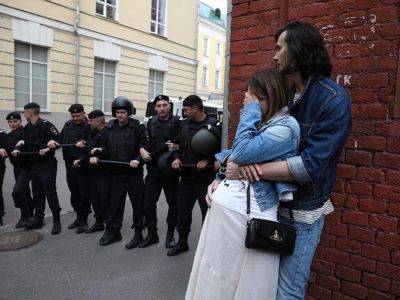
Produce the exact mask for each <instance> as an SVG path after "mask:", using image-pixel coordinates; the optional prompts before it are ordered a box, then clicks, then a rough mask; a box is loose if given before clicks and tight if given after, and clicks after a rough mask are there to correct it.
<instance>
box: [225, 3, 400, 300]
mask: <svg viewBox="0 0 400 300" xmlns="http://www.w3.org/2000/svg"><path fill="white" fill-rule="evenodd" d="M232 5H233V8H232V26H231V60H230V74H229V79H230V82H229V111H230V112H231V118H230V120H229V125H230V126H229V139H230V140H232V139H233V137H234V134H235V126H236V124H237V122H238V118H239V110H240V107H241V105H242V100H243V95H244V91H245V90H246V89H247V85H246V82H247V79H248V78H249V77H250V76H251V75H252V74H253V73H254V72H255V71H257V70H260V69H262V68H265V67H272V66H273V59H272V58H273V56H274V54H275V51H274V49H275V42H274V38H273V36H274V33H275V30H276V29H277V26H278V24H282V23H284V22H285V21H290V20H295V19H302V20H308V21H310V22H312V23H313V24H315V25H316V26H317V27H318V28H319V29H320V32H321V33H322V34H323V36H324V38H325V41H326V42H327V49H328V51H329V53H330V55H331V58H332V63H333V66H334V72H333V75H332V79H333V80H335V81H337V82H338V83H339V84H341V85H343V86H345V87H347V88H348V89H349V91H350V93H351V98H352V112H353V132H352V135H351V137H350V139H349V141H348V142H347V144H346V148H345V150H344V152H343V155H342V159H341V162H340V164H339V167H338V174H337V182H336V185H335V189H334V196H333V203H334V206H335V212H334V213H333V214H332V215H330V216H329V217H328V218H327V221H326V225H325V229H324V234H323V235H322V238H321V243H320V246H319V248H318V250H317V253H316V256H315V259H314V263H313V265H312V272H311V275H310V282H309V287H308V296H307V297H308V298H309V299H354V298H357V299H367V298H368V299H399V298H400V250H399V248H400V234H399V227H400V222H399V217H400V120H399V119H396V118H395V117H397V118H398V117H399V116H400V111H399V110H400V108H399V107H400V103H399V102H400V80H399V79H398V78H397V77H398V76H397V74H398V61H399V57H398V56H399V40H400V39H399V38H400V24H399V23H398V19H399V8H398V7H399V4H398V1H397V0H394V1H391V0H381V1H378V0H357V1H354V0H341V1H309V0H292V1H289V0H286V1H275V0H259V1H246V0H232ZM396 5H397V7H396ZM397 81H398V83H396V82H397ZM396 85H397V89H399V90H398V92H397V93H398V94H397V98H398V100H396ZM396 102H397V104H396Z"/></svg>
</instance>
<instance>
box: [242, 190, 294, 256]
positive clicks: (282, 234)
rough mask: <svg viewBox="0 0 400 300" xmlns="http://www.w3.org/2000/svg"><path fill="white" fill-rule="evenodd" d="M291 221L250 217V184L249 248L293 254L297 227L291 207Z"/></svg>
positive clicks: (248, 199) (247, 245) (248, 196)
mask: <svg viewBox="0 0 400 300" xmlns="http://www.w3.org/2000/svg"><path fill="white" fill-rule="evenodd" d="M289 213H290V223H291V224H283V223H279V222H274V221H269V220H263V219H256V218H251V217H250V184H249V186H248V188H247V233H246V241H245V245H246V247H247V248H255V249H265V250H269V251H274V252H278V253H280V254H286V255H291V254H293V251H294V246H295V243H296V227H294V219H293V212H292V210H291V209H289Z"/></svg>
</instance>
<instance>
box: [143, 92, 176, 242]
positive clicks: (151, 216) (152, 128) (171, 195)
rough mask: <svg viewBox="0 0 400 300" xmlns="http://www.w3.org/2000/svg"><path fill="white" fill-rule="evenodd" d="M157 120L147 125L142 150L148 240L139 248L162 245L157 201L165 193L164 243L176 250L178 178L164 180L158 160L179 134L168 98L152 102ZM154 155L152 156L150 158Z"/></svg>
mask: <svg viewBox="0 0 400 300" xmlns="http://www.w3.org/2000/svg"><path fill="white" fill-rule="evenodd" d="M153 105H154V109H155V111H156V116H154V117H152V118H151V119H150V120H149V122H148V123H147V129H146V137H147V139H148V140H147V143H146V146H145V147H144V148H142V149H141V154H142V157H143V159H144V160H145V161H146V162H147V176H146V179H145V198H144V199H145V200H144V215H145V225H146V227H147V230H148V235H147V237H146V238H145V239H144V240H143V242H142V243H140V245H139V247H140V248H144V247H147V246H150V245H152V244H156V243H158V242H159V238H158V234H157V204H156V203H157V201H158V199H159V197H160V193H161V189H163V190H164V193H165V197H166V199H167V203H168V214H167V224H168V231H167V237H166V240H165V247H166V248H172V247H173V246H175V239H174V231H175V227H176V224H177V222H178V212H177V208H176V203H177V186H178V183H179V176H178V175H172V176H165V175H163V174H162V173H161V172H160V170H159V169H158V163H157V161H158V158H159V157H160V154H162V153H164V152H165V151H167V150H168V148H167V147H166V144H165V143H166V142H168V141H171V140H174V139H175V138H176V136H177V134H178V127H179V118H178V117H176V116H173V115H172V114H171V113H170V111H171V104H170V102H169V97H168V96H165V95H158V96H157V97H155V98H154V101H153ZM151 153H153V154H152V155H150V154H151Z"/></svg>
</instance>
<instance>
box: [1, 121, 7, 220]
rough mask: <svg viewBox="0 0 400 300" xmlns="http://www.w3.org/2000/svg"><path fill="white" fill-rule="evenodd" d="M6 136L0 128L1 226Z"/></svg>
mask: <svg viewBox="0 0 400 300" xmlns="http://www.w3.org/2000/svg"><path fill="white" fill-rule="evenodd" d="M6 138H7V134H6V133H5V132H4V131H3V130H1V129H0V226H3V216H4V214H5V212H4V198H3V180H4V174H5V172H6V163H5V160H6V157H7V151H6V149H5V148H6Z"/></svg>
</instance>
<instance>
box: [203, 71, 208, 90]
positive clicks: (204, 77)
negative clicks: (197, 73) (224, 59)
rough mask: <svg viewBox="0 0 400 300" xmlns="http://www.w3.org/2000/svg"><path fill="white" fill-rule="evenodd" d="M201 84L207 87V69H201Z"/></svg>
mask: <svg viewBox="0 0 400 300" xmlns="http://www.w3.org/2000/svg"><path fill="white" fill-rule="evenodd" d="M202 84H203V86H208V67H203V77H202Z"/></svg>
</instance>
